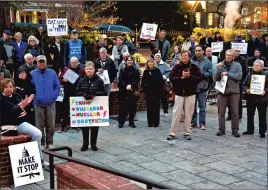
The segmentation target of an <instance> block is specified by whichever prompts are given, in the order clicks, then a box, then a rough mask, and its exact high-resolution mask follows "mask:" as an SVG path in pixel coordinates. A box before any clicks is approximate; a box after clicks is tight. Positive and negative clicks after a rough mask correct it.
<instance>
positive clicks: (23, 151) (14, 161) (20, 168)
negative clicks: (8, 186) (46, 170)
mask: <svg viewBox="0 0 268 190" xmlns="http://www.w3.org/2000/svg"><path fill="white" fill-rule="evenodd" d="M8 149H9V156H10V161H11V166H12V173H13V179H14V184H15V187H18V186H22V185H27V184H30V183H35V182H38V181H43V180H44V174H43V169H42V164H41V158H40V153H39V149H38V144H37V142H36V141H34V142H28V143H23V144H16V145H11V146H9V147H8Z"/></svg>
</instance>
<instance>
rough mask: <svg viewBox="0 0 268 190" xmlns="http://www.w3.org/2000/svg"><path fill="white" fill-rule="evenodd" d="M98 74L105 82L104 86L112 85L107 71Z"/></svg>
mask: <svg viewBox="0 0 268 190" xmlns="http://www.w3.org/2000/svg"><path fill="white" fill-rule="evenodd" d="M97 74H98V75H99V77H100V78H101V79H102V80H103V83H104V84H110V78H109V74H108V71H107V70H104V71H103V72H102V73H100V72H97Z"/></svg>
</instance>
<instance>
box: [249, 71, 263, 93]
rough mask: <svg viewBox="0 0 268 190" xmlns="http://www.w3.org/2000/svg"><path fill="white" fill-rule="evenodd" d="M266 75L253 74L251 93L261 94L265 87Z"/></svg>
mask: <svg viewBox="0 0 268 190" xmlns="http://www.w3.org/2000/svg"><path fill="white" fill-rule="evenodd" d="M265 77H266V76H265V75H252V76H251V81H250V90H249V91H250V94H256V95H261V94H262V93H263V92H264V87H265Z"/></svg>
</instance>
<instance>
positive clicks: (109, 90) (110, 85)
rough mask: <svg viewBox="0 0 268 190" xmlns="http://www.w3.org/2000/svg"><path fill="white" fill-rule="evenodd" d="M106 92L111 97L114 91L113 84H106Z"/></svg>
mask: <svg viewBox="0 0 268 190" xmlns="http://www.w3.org/2000/svg"><path fill="white" fill-rule="evenodd" d="M105 87H106V90H107V95H108V96H110V92H111V89H112V83H110V84H105Z"/></svg>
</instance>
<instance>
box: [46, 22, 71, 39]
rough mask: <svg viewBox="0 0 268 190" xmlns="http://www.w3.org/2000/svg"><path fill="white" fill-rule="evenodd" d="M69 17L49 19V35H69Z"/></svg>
mask: <svg viewBox="0 0 268 190" xmlns="http://www.w3.org/2000/svg"><path fill="white" fill-rule="evenodd" d="M67 32H68V24H67V18H54V19H50V18H49V19H47V34H48V36H67Z"/></svg>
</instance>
